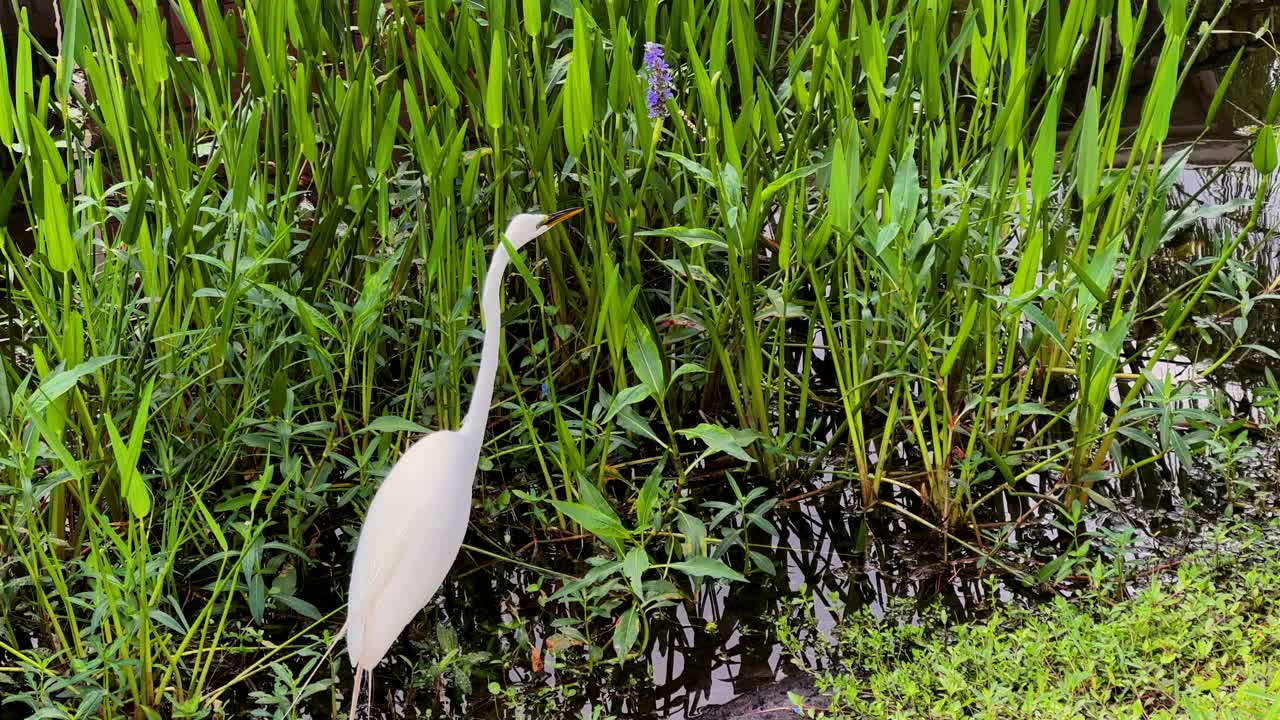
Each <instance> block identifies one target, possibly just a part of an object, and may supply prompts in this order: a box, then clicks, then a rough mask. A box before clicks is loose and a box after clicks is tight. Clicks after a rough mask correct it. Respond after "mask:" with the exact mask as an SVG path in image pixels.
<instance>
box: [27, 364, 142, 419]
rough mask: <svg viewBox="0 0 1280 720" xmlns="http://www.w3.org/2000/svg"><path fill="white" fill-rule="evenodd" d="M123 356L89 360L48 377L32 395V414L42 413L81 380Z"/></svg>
mask: <svg viewBox="0 0 1280 720" xmlns="http://www.w3.org/2000/svg"><path fill="white" fill-rule="evenodd" d="M121 357H123V356H122V355H102V356H99V357H94V358H89V359H88V360H85V361H84V362H83V363H80V364H79V365H77V366H76V367H75V368H73V369H71V370H58V371H56V372H54V373H53V374H52V375H50V376H48V377H46V378H45V379H44V382H42V383H40V387H39V388H37V389H36V390H35V392H33V393H31V412H33V413H42V412H44V409H45V408H46V407H48V406H49V403H51V402H53V401H54V400H57V399H58V398H60V397H62V396H63V395H64V394H65V393H66V392H67V391H68V390H70V389H71V388H73V387H75V385H76V383H77V382H79V381H80V378H82V377H84V376H85V375H88V374H90V373H93V372H97V371H98V370H99V369H101V368H103V367H106V366H107V365H109V364H110V363H112V362H114V361H116V360H119V359H120V358H121Z"/></svg>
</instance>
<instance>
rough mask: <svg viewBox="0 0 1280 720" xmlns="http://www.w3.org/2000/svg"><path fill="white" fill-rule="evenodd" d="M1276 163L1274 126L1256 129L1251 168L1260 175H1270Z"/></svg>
mask: <svg viewBox="0 0 1280 720" xmlns="http://www.w3.org/2000/svg"><path fill="white" fill-rule="evenodd" d="M1276 165H1277V155H1276V131H1275V128H1272V127H1270V126H1264V127H1262V128H1261V129H1260V130H1258V136H1257V138H1255V140H1254V143H1253V168H1254V169H1255V170H1257V171H1258V172H1259V173H1260V174H1262V175H1270V174H1271V173H1272V172H1274V171H1275V169H1276Z"/></svg>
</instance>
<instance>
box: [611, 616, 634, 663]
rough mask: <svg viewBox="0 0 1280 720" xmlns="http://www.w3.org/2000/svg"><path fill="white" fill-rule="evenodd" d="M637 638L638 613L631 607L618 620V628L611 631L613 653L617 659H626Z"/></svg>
mask: <svg viewBox="0 0 1280 720" xmlns="http://www.w3.org/2000/svg"><path fill="white" fill-rule="evenodd" d="M638 637H640V611H638V610H637V609H636V608H635V607H634V606H633V607H632V608H631V609H630V610H627V611H626V612H624V613H622V617H620V618H618V626H617V627H616V628H614V630H613V651H614V652H615V653H617V654H618V657H619V658H625V657H627V656H628V655H629V654H630V653H631V648H632V647H633V646H635V644H636V638H638Z"/></svg>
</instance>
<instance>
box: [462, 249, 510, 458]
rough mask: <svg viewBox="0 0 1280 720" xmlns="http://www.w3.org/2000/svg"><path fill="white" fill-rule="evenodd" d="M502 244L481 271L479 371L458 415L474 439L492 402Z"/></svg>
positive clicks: (498, 340) (504, 259)
mask: <svg viewBox="0 0 1280 720" xmlns="http://www.w3.org/2000/svg"><path fill="white" fill-rule="evenodd" d="M509 261H510V258H509V256H508V255H507V248H506V245H504V244H502V243H501V242H499V243H498V246H497V247H496V248H494V250H493V259H491V260H490V261H489V269H488V270H486V271H485V274H484V293H483V295H482V296H481V302H480V322H481V323H483V324H484V342H483V343H482V344H481V346H480V371H479V372H477V373H476V386H475V389H474V390H472V392H471V405H470V406H469V407H468V408H467V415H466V417H464V418H463V419H462V428H461V429H460V430H459V432H461V433H463V434H466V435H472V436H474V437H475V438H476V439H481V438H483V437H484V429H485V425H487V424H488V420H489V404H490V403H492V402H493V384H494V382H495V381H496V380H497V377H498V345H499V344H500V343H501V336H502V308H501V306H500V305H499V297H498V296H499V294H500V292H501V290H502V276H503V275H504V274H505V273H506V271H507V263H508V262H509Z"/></svg>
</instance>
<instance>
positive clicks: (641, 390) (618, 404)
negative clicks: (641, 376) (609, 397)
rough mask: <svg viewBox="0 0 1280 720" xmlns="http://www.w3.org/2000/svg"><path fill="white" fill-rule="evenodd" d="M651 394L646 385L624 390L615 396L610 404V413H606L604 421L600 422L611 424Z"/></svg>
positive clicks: (633, 386)
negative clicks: (620, 414) (617, 416)
mask: <svg viewBox="0 0 1280 720" xmlns="http://www.w3.org/2000/svg"><path fill="white" fill-rule="evenodd" d="M649 394H650V393H649V388H647V387H645V386H644V385H632V386H631V387H628V388H623V389H622V392H619V393H618V394H617V395H614V396H613V401H612V402H610V403H609V411H608V412H607V413H605V415H604V419H603V420H601V421H600V422H602V423H607V422H609V421H610V420H612V419H613V418H614V416H616V415H617V414H618V413H620V412H622V411H623V410H625V409H627V408H628V407H630V406H632V405H635V404H636V403H638V402H641V401H643V400H645V399H646V398H648V397H649Z"/></svg>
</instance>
